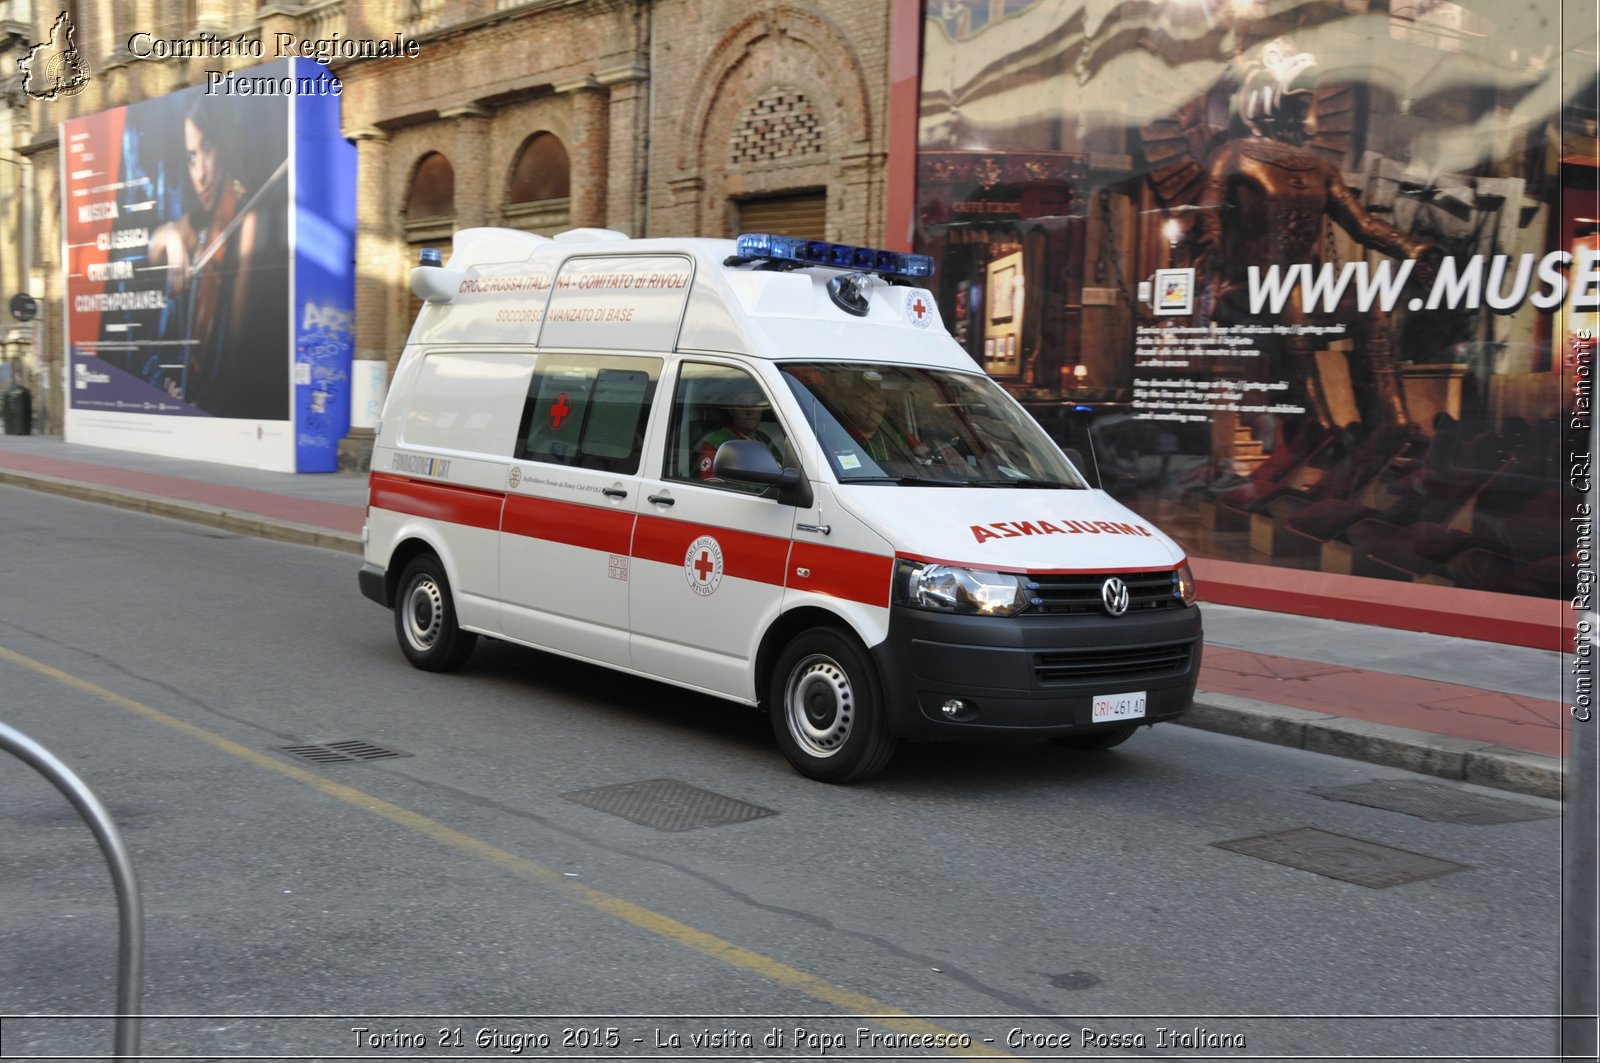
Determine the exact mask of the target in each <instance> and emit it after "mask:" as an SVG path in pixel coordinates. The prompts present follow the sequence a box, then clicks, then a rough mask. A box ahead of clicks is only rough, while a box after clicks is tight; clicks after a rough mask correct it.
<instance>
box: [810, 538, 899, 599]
mask: <svg viewBox="0 0 1600 1063" xmlns="http://www.w3.org/2000/svg"><path fill="white" fill-rule="evenodd" d="M802 568H805V569H810V570H811V574H810V575H809V576H805V577H801V576H798V575H793V573H794V572H795V571H796V570H798V569H802ZM789 570H790V573H791V578H790V581H789V586H791V587H793V588H794V589H795V590H797V591H811V592H812V593H814V594H826V595H828V596H829V597H830V598H844V599H846V600H847V601H852V602H864V603H865V604H867V605H876V606H879V607H882V608H887V607H888V605H889V585H890V582H891V581H892V580H893V578H894V558H892V557H887V556H885V555H883V554H865V553H862V552H861V551H859V550H845V549H841V548H840V547H837V546H823V545H822V544H820V543H803V542H798V541H797V542H796V543H795V544H794V549H793V550H792V551H791V552H790V554H789Z"/></svg>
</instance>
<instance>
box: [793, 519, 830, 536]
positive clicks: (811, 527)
mask: <svg viewBox="0 0 1600 1063" xmlns="http://www.w3.org/2000/svg"><path fill="white" fill-rule="evenodd" d="M794 529H795V531H803V532H815V533H817V534H818V535H827V534H828V533H829V532H831V531H833V529H832V528H830V527H829V526H828V525H826V524H800V523H798V522H796V524H795V526H794Z"/></svg>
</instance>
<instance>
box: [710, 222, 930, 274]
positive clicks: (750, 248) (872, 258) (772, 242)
mask: <svg viewBox="0 0 1600 1063" xmlns="http://www.w3.org/2000/svg"><path fill="white" fill-rule="evenodd" d="M747 262H773V263H779V264H786V265H787V266H788V268H791V269H796V268H799V267H801V266H828V267H830V268H833V269H849V270H855V271H857V272H860V273H875V274H877V275H878V276H880V277H931V276H933V258H932V257H931V256H928V255H912V254H906V253H904V252H900V251H885V250H881V249H879V248H875V247H855V246H852V245H850V244H831V243H828V242H826V241H824V240H803V239H801V238H800V237H797V236H774V235H772V234H770V233H743V234H741V235H740V236H739V237H738V238H737V239H736V240H735V241H734V256H733V258H732V259H730V260H729V264H730V265H735V264H743V263H747Z"/></svg>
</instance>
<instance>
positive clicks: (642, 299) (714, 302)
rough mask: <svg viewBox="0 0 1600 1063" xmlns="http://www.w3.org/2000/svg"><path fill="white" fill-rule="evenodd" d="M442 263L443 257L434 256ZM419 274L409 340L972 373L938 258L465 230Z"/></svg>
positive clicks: (603, 232) (793, 245)
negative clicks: (933, 288)
mask: <svg viewBox="0 0 1600 1063" xmlns="http://www.w3.org/2000/svg"><path fill="white" fill-rule="evenodd" d="M436 261H437V260H436ZM424 262H425V264H424V265H421V266H418V267H417V268H415V269H413V270H412V271H411V283H412V290H413V291H414V292H416V294H417V295H418V296H420V297H421V298H422V299H423V300H424V306H423V310H422V312H421V313H420V314H419V315H418V317H417V322H416V325H415V327H414V328H413V330H412V335H411V342H412V343H413V344H429V345H437V344H466V343H470V344H474V345H480V344H487V345H500V344H509V345H517V346H527V345H530V344H531V345H535V346H537V347H541V348H551V349H563V350H570V349H579V350H584V349H592V350H612V351H615V350H636V351H670V350H677V351H720V352H727V353H732V354H745V355H751V356H755V357H762V358H782V359H807V360H811V359H817V360H821V359H838V360H851V361H886V362H907V363H915V364H922V365H946V366H949V367H950V368H957V369H966V370H972V371H975V370H976V366H975V365H974V364H973V361H972V359H971V358H970V357H969V356H968V355H967V354H966V352H965V351H963V350H962V349H961V348H960V347H958V346H957V345H956V344H955V342H954V341H953V340H952V339H951V338H950V336H949V333H948V332H946V331H945V329H944V326H943V324H942V323H941V322H940V320H939V312H938V309H937V308H936V306H935V304H934V300H933V296H932V295H931V294H930V293H929V291H928V290H927V289H926V288H923V287H918V286H916V285H917V284H919V283H921V282H922V278H923V277H926V276H928V275H930V274H931V273H932V268H933V264H932V260H931V259H928V258H926V256H921V255H905V254H900V253H897V252H890V251H883V250H879V249H874V248H861V247H854V246H850V245H840V244H831V243H824V242H821V241H804V240H796V239H793V238H788V237H772V236H765V235H761V234H747V235H746V236H743V237H740V238H739V239H738V240H716V239H703V238H683V239H647V240H632V239H629V238H627V237H626V236H624V235H623V234H621V233H617V232H613V231H611V230H607V229H575V230H573V231H571V232H567V233H562V234H561V235H559V236H557V237H555V238H553V239H552V238H548V237H542V236H535V235H533V234H531V233H525V232H520V231H518V230H514V229H496V228H478V229H463V230H461V231H459V232H457V233H456V234H455V238H454V241H453V243H452V248H451V254H450V258H449V260H448V261H447V262H442V263H440V264H426V263H427V258H426V257H425V258H424Z"/></svg>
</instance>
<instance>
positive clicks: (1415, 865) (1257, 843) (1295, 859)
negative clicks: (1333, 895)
mask: <svg viewBox="0 0 1600 1063" xmlns="http://www.w3.org/2000/svg"><path fill="white" fill-rule="evenodd" d="M1211 844H1212V845H1215V846H1216V847H1217V848H1219V849H1227V850H1229V851H1231V852H1235V853H1243V854H1244V855H1246V856H1254V857H1257V858H1258V859H1261V860H1268V861H1271V862H1272V863H1274V864H1285V865H1287V866H1289V867H1297V868H1299V869H1300V870H1302V871H1310V872H1312V873H1313V874H1317V875H1324V876H1326V877H1328V878H1336V879H1340V880H1341V881H1344V882H1354V883H1355V884H1356V885H1358V886H1367V887H1370V888H1372V889H1375V890H1381V889H1387V888H1388V887H1390V886H1402V885H1404V884H1406V883H1407V882H1417V881H1419V880H1421V879H1425V878H1435V877H1437V876H1439V875H1448V874H1450V873H1451V872H1452V871H1466V870H1467V869H1468V868H1467V865H1465V864H1455V863H1451V862H1450V861H1449V860H1436V859H1434V858H1433V857H1431V856H1423V855H1422V854H1421V853H1412V852H1407V851H1406V850H1404V849H1394V848H1391V847H1390V846H1387V845H1379V844H1377V843H1376V842H1368V841H1362V840H1361V839H1360V838H1347V837H1345V836H1344V835H1343V834H1334V833H1331V832H1330V831H1325V830H1317V829H1316V828H1315V827H1299V828H1297V829H1295V830H1286V831H1280V832H1279V833H1277V834H1262V835H1258V836H1257V837H1254V838H1240V839H1238V840H1237V841H1231V842H1212V843H1211Z"/></svg>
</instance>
